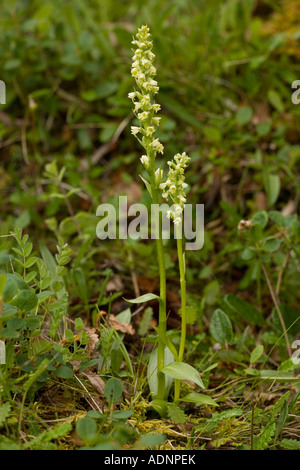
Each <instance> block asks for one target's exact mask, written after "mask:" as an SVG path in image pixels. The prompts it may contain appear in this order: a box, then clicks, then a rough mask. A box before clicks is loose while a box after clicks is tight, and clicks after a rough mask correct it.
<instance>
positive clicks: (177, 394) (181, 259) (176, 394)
mask: <svg viewBox="0 0 300 470" xmlns="http://www.w3.org/2000/svg"><path fill="white" fill-rule="evenodd" d="M175 230H176V234H177V254H178V264H179V275H180V297H181V335H180V345H179V353H178V361H179V362H182V360H183V355H184V349H185V340H186V324H187V319H186V279H185V255H184V252H183V243H182V236H181V233H182V222H181V223H180V225H176V226H175ZM179 398H180V380H175V388H174V401H177V400H178V399H179Z"/></svg>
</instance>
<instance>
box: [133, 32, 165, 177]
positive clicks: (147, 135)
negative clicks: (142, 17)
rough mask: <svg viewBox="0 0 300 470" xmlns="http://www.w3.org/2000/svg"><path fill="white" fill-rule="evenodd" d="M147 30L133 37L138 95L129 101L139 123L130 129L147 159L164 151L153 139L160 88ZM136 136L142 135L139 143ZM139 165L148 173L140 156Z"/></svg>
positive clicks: (135, 93) (147, 166)
mask: <svg viewBox="0 0 300 470" xmlns="http://www.w3.org/2000/svg"><path fill="white" fill-rule="evenodd" d="M149 37H150V33H149V28H148V26H145V25H144V26H142V27H141V28H140V29H139V30H138V33H137V35H136V39H134V40H133V41H132V44H134V45H136V46H137V49H135V51H134V56H133V59H132V60H133V62H132V68H131V74H132V76H133V77H134V79H135V81H136V84H137V86H138V87H139V89H140V91H133V92H131V93H129V94H128V97H129V98H130V99H131V100H132V101H133V104H134V114H135V115H136V117H137V119H138V120H139V121H140V126H132V127H131V133H132V134H133V135H134V136H136V137H137V139H138V140H139V142H140V143H141V144H142V146H143V147H144V148H145V149H146V151H147V154H148V155H151V156H152V155H153V158H155V156H156V153H157V152H159V153H163V150H164V147H163V145H162V144H161V143H160V142H159V140H158V139H157V138H154V134H155V131H156V129H157V127H158V126H159V121H160V117H156V116H155V113H157V112H158V111H159V110H160V105H159V104H156V103H155V102H154V95H155V94H156V93H157V92H158V90H159V88H158V85H157V81H156V80H154V78H153V77H154V76H155V75H156V68H155V67H154V66H153V60H154V58H155V55H154V54H153V52H152V51H151V49H152V41H149V40H148V38H149ZM139 134H141V135H142V137H141V139H140V138H139V136H138V135H139ZM141 162H142V163H143V165H144V166H145V168H146V170H148V169H149V165H150V161H149V156H146V155H143V156H142V157H141Z"/></svg>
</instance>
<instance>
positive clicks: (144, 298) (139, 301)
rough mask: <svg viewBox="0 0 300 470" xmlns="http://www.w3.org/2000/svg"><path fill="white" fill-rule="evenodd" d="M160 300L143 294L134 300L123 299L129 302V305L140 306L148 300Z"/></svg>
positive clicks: (152, 295)
mask: <svg viewBox="0 0 300 470" xmlns="http://www.w3.org/2000/svg"><path fill="white" fill-rule="evenodd" d="M154 299H156V300H160V297H159V296H158V295H155V294H144V295H141V296H140V297H137V298H136V299H130V300H128V299H124V300H126V302H130V303H131V304H142V303H144V302H148V301H149V300H154Z"/></svg>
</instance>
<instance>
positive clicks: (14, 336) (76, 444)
mask: <svg viewBox="0 0 300 470" xmlns="http://www.w3.org/2000/svg"><path fill="white" fill-rule="evenodd" d="M3 5H4V6H3V14H2V18H1V23H0V28H1V38H2V41H1V44H0V51H1V54H0V63H1V66H0V70H1V76H0V79H1V80H3V81H4V82H5V85H6V104H1V105H0V139H1V140H0V155H1V166H0V191H1V207H0V313H1V315H0V339H1V341H3V342H5V349H6V363H5V364H1V365H0V433H1V434H0V449H24V450H25V449H78V448H97V449H144V448H159V449H193V450H199V449H256V450H263V449H299V448H300V442H299V436H300V419H299V403H300V400H299V398H298V397H299V364H298V362H299V361H298V360H297V359H298V355H297V347H298V349H299V346H298V343H295V341H297V340H299V339H300V336H299V335H300V323H299V300H300V294H299V288H298V285H299V270H300V264H299V255H300V248H299V235H300V224H299V216H298V214H299V161H300V147H299V132H298V128H299V114H300V107H299V106H297V104H295V103H293V101H292V94H293V92H294V91H295V90H293V89H292V83H293V82H294V81H295V80H297V79H300V66H299V37H300V34H299V27H298V25H299V19H300V11H299V6H298V4H297V2H296V1H294V0H285V1H281V2H270V1H267V0H265V1H260V0H257V1H252V0H247V1H233V0H226V1H224V2H221V1H219V0H212V1H210V2H205V1H197V2H195V1H184V2H183V1H180V0H176V1H173V2H169V1H167V0H153V1H151V2H146V3H145V2H141V1H139V0H134V1H132V0H131V1H122V2H118V8H116V3H115V2H113V1H110V0H106V1H103V0H93V1H91V2H88V6H87V5H86V2H83V1H81V0H74V1H73V2H62V3H61V5H60V7H59V11H58V9H57V7H56V6H55V2H51V1H43V2H41V1H40V0H33V1H30V2H27V1H21V0H20V1H15V2H8V1H6V0H4V1H3ZM297 19H298V21H297ZM145 23H147V24H148V25H149V27H150V29H151V33H152V36H153V42H154V47H153V51H154V52H155V54H156V67H157V80H158V82H159V86H160V91H159V94H158V96H157V101H158V102H159V103H160V104H161V106H162V111H161V113H160V116H162V119H161V124H160V128H159V133H158V136H159V139H160V140H161V141H162V142H163V144H164V146H165V151H164V156H163V158H161V159H160V164H161V167H163V168H164V169H165V171H166V167H167V165H166V162H167V160H169V159H170V158H172V156H173V155H174V154H176V153H177V152H182V151H186V153H187V154H188V155H189V156H190V157H191V162H190V165H189V168H188V170H187V173H186V180H187V182H188V183H189V189H188V193H187V198H188V202H189V203H194V204H195V203H202V204H205V243H204V246H203V248H202V249H201V250H199V251H187V252H186V265H187V272H186V276H187V293H188V306H189V321H188V323H189V324H188V334H187V341H186V350H185V357H184V360H185V362H186V363H189V364H191V365H193V367H195V368H196V369H197V370H198V371H199V372H200V375H201V378H202V380H203V382H204V384H205V387H206V388H205V390H201V389H200V390H199V387H197V386H195V384H194V383H193V382H191V381H185V382H184V385H183V386H182V390H181V398H182V399H183V400H182V401H181V402H180V403H179V404H178V403H177V404H174V403H173V401H172V398H173V388H171V389H170V394H169V397H168V401H166V402H155V401H153V400H152V399H151V385H150V387H149V381H148V378H149V377H148V378H147V364H148V362H149V359H150V358H151V351H152V349H153V346H154V345H155V344H156V341H157V336H156V331H155V328H156V327H157V325H158V309H157V302H156V301H155V300H151V301H149V302H145V303H144V304H142V305H137V306H135V305H134V306H132V305H131V304H129V303H128V302H127V301H126V300H124V299H133V298H135V297H138V296H139V295H143V294H147V293H154V294H159V279H158V266H157V262H156V249H155V244H153V243H152V242H149V241H135V240H131V239H128V240H106V241H101V240H99V239H98V238H97V237H96V225H97V223H98V221H99V218H98V217H96V209H97V207H98V206H99V204H101V203H103V202H108V203H111V204H115V205H116V204H117V198H118V196H120V195H127V197H128V203H129V204H132V203H134V202H142V203H143V204H145V205H147V207H149V204H150V202H151V201H150V198H149V195H148V193H147V191H146V188H144V185H143V183H142V181H141V179H140V176H139V175H140V174H141V175H143V167H142V165H141V163H140V160H139V159H140V156H141V148H140V147H139V145H138V143H137V142H136V140H135V139H134V138H133V136H132V135H131V133H130V124H135V122H134V116H133V113H132V103H131V102H130V100H129V99H128V97H127V95H128V93H129V92H131V91H132V89H133V84H134V82H133V79H132V77H131V76H130V67H131V57H132V51H131V40H132V36H133V35H134V34H135V33H136V31H137V28H138V27H140V26H141V25H142V24H145ZM242 220H244V221H251V223H250V224H251V227H250V226H248V228H247V222H246V223H245V222H242V223H241V221H242ZM248 225H249V224H248ZM165 250H166V268H167V309H168V331H169V334H170V337H172V340H173V342H174V344H175V345H176V346H177V345H178V341H179V338H178V331H179V329H180V325H181V322H180V315H179V313H180V312H179V309H180V292H179V289H180V285H179V275H178V267H177V258H176V245H175V244H174V240H173V241H172V240H169V241H167V242H166V244H165ZM220 312H221V313H220ZM1 344H3V343H1ZM292 354H294V360H293V357H292ZM152 379H153V377H152ZM199 392H201V394H203V396H202V395H201V396H202V398H201V399H199ZM191 393H192V394H195V393H197V394H198V395H197V396H198V398H197V402H196V403H195V402H193V401H191V396H193V397H195V395H189V397H190V398H189V399H186V400H185V399H184V398H185V397H186V396H187V395H188V394H191ZM199 400H202V401H199Z"/></svg>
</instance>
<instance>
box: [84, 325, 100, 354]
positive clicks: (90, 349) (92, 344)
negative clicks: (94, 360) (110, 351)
mask: <svg viewBox="0 0 300 470" xmlns="http://www.w3.org/2000/svg"><path fill="white" fill-rule="evenodd" d="M87 334H88V336H89V339H90V341H89V343H88V344H87V345H86V347H85V351H86V352H87V354H88V355H89V356H90V357H91V356H92V355H93V354H94V351H95V348H96V344H97V343H98V342H99V335H98V334H97V333H96V328H90V329H89V330H88V331H87Z"/></svg>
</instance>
